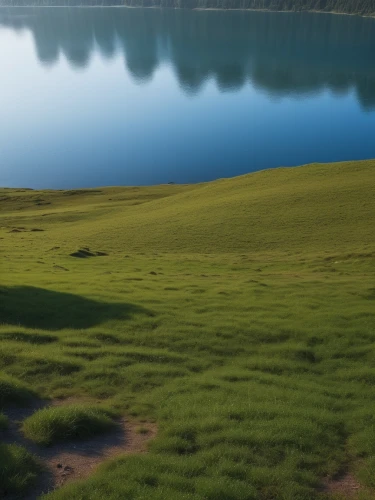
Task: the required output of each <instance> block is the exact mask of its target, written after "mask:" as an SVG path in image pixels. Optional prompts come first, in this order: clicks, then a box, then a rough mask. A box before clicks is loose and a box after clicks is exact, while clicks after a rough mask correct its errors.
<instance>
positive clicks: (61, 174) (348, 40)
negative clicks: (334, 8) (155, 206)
mask: <svg viewBox="0 0 375 500" xmlns="http://www.w3.org/2000/svg"><path fill="white" fill-rule="evenodd" d="M0 75H1V76H0V111H1V120H0V186H7V187H30V188H61V189H65V188H79V187H94V186H104V185H137V184H138V185H142V184H156V183H168V182H176V183H185V182H200V181H208V180H212V179H217V178H220V177H231V176H235V175H240V174H244V173H247V172H253V171H256V170H261V169H265V168H273V167H279V166H294V165H301V164H305V163H311V162H331V161H342V160H353V159H365V158H374V157H375V20H374V19H366V18H360V17H352V16H338V15H329V14H309V13H268V12H247V11H192V10H160V9H127V8H2V9H0Z"/></svg>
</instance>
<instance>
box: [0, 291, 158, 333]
mask: <svg viewBox="0 0 375 500" xmlns="http://www.w3.org/2000/svg"><path fill="white" fill-rule="evenodd" d="M136 314H144V315H146V316H153V313H152V312H151V311H149V310H147V309H145V308H143V307H141V306H138V305H135V304H129V303H105V302H98V301H96V300H91V299H88V298H86V297H82V296H80V295H73V294H70V293H63V292H56V291H52V290H46V289H44V288H36V287H32V286H16V287H4V286H0V323H3V324H4V323H5V324H9V325H17V326H23V327H26V328H41V329H44V330H62V329H64V328H73V329H82V328H90V327H93V326H95V325H100V324H101V323H104V322H106V321H108V320H113V319H118V320H128V319H130V318H132V316H134V315H136Z"/></svg>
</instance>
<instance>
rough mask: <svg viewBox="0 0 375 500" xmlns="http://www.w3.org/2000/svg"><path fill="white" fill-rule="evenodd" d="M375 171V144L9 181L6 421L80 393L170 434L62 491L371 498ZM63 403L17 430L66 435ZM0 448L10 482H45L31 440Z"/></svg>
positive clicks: (1, 409)
mask: <svg viewBox="0 0 375 500" xmlns="http://www.w3.org/2000/svg"><path fill="white" fill-rule="evenodd" d="M374 185H375V161H374V160H370V161H364V162H349V163H340V164H329V165H308V166H304V167H299V168H291V169H290V168H282V169H277V170H269V171H263V172H258V173H255V174H250V175H246V176H242V177H237V178H234V179H224V180H218V181H215V182H210V183H206V184H197V185H189V186H179V185H165V186H153V187H140V188H136V187H133V188H121V187H114V188H98V189H93V190H69V191H33V190H27V189H1V190H0V266H1V269H0V271H1V273H0V276H1V278H0V279H1V282H0V370H1V372H0V423H1V424H0V427H1V428H4V430H0V439H1V437H2V435H3V434H4V433H5V434H6V433H7V432H9V431H7V430H6V428H7V426H8V422H7V419H6V418H5V417H4V416H3V417H2V416H1V413H3V414H4V415H7V414H8V413H9V405H11V404H14V403H17V404H20V405H22V404H23V405H28V404H29V402H30V400H31V398H32V397H33V396H32V395H34V397H35V395H36V396H37V397H39V398H66V397H69V396H72V397H74V400H75V401H76V403H77V404H79V403H80V401H82V403H83V404H86V403H87V402H92V403H93V404H94V405H95V408H97V406H98V405H100V404H103V403H105V405H104V407H105V411H108V412H113V414H114V415H118V414H121V415H124V416H125V418H127V419H129V420H130V421H134V422H139V425H140V426H141V425H143V424H142V421H143V422H144V421H146V422H147V421H152V422H155V423H156V424H157V426H158V434H157V437H156V438H155V440H154V441H153V442H152V443H151V444H150V448H149V452H148V453H146V454H145V453H143V454H139V455H137V454H134V455H128V456H124V457H120V458H116V459H114V460H113V461H109V462H108V463H106V464H104V465H103V467H102V468H101V469H99V470H98V471H97V472H96V473H95V474H94V475H93V476H92V478H90V479H89V480H86V481H82V482H78V483H76V484H71V485H67V486H64V487H63V488H61V489H59V490H57V491H56V492H55V493H51V494H50V495H49V496H48V498H56V499H60V498H61V499H68V498H74V499H82V500H83V499H88V498H89V499H90V500H91V499H97V500H99V499H100V500H102V499H103V498H108V499H118V498H126V499H146V498H147V499H152V500H154V499H163V500H165V499H167V498H168V499H172V500H174V499H176V500H180V499H186V500H203V499H204V500H206V499H207V500H232V499H233V500H274V499H278V500H279V499H280V500H311V499H323V498H326V499H328V498H346V497H345V496H341V497H340V496H337V495H336V496H335V493H337V491H336V490H335V489H334V487H333V486H332V485H334V484H336V483H335V481H334V480H333V479H334V478H337V477H338V478H342V477H344V478H349V479H350V481H351V483H350V484H354V485H355V486H356V488H355V491H356V492H357V493H356V495H357V496H353V497H351V498H361V499H370V498H374V491H375V482H374V478H373V473H372V471H373V467H374V465H375V462H374V458H373V457H374V456H375V435H374V428H375V425H374V424H375V421H374V414H375V404H374V401H375V389H374V381H375V310H374V303H375V302H374V299H375V289H374V281H375V265H374V264H375V231H374V228H375V194H374V188H373V186H374ZM64 411H65V410H64ZM64 411H63V410H61V411H59V412H58V413H59V418H60V419H61V420H62V421H63V424H64V425H62V424H61V423H59V425H61V426H62V427H61V428H62V429H65V430H66V428H69V422H70V420H69V419H71V418H73V417H72V415H73V414H72V413H71V412H69V411H67V412H66V415H68V417H69V418H68V419H66V418H65V413H64ZM80 411H81V410H80ZM95 411H98V410H95ZM87 412H88V414H89V415H91V417H90V418H91V420H90V422H91V423H90V425H94V424H95V422H96V421H97V419H98V418H99V417H97V414H95V415H94V414H92V411H91V410H87ZM90 412H91V413H90ZM51 415H52V417H53V415H54V412H49V411H47V412H45V413H38V414H37V415H34V416H32V417H30V418H29V420H28V421H27V422H25V423H23V425H22V422H20V432H22V429H24V430H25V429H26V430H27V429H28V428H29V427H30V425H31V424H30V422H36V423H37V424H38V433H39V434H38V442H42V441H43V436H42V437H40V433H41V432H43V429H44V428H48V432H50V433H51V435H53V436H54V439H56V440H58V438H59V433H58V428H57V427H56V428H54V427H53V425H54V424H53V418H52V417H51ZM92 415H94V417H95V419H96V420H95V419H94V418H93V416H92ZM108 415H112V413H108ZM73 416H74V415H73ZM42 417H43V418H42ZM47 417H48V418H47ZM83 417H84V418H86V413H85V412H84V413H83ZM100 418H101V417H100ZM10 420H11V419H10ZM66 422H68V424H67V423H66ZM55 425H56V426H57V425H58V423H57V420H56V422H55ZM51 426H52V427H51ZM64 426H65V427H64ZM102 427H103V428H104V426H102ZM98 429H99V427H98ZM100 429H101V428H100ZM65 430H64V432H65ZM2 433H3V434H2ZM29 434H30V433H29ZM30 435H32V433H31V434H30ZM1 457H2V458H3V460H1V461H0V496H2V495H3V496H4V495H5V489H6V490H7V492H8V493H10V492H17V491H18V492H19V491H21V492H24V491H26V489H27V488H33V486H32V483H33V481H35V477H38V476H40V474H42V473H41V472H40V470H39V468H38V467H37V465H36V463H35V461H33V460H32V459H30V457H29V455H27V452H26V451H25V450H22V448H21V449H20V448H17V447H13V448H12V447H9V446H5V445H2V444H1V443H0V458H1ZM4 457H6V458H4ZM5 464H6V466H5ZM17 470H19V471H22V474H21V475H22V478H21V476H20V474H17ZM350 481H349V482H350ZM357 486H358V489H357ZM22 494H23V493H21V496H22Z"/></svg>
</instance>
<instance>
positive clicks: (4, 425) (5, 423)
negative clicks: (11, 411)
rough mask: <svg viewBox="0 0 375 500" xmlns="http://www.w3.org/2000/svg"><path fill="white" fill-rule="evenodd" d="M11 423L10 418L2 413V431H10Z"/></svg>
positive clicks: (0, 417)
mask: <svg viewBox="0 0 375 500" xmlns="http://www.w3.org/2000/svg"><path fill="white" fill-rule="evenodd" d="M8 425H9V421H8V418H7V417H6V416H5V415H3V414H2V413H0V431H5V430H7V429H8Z"/></svg>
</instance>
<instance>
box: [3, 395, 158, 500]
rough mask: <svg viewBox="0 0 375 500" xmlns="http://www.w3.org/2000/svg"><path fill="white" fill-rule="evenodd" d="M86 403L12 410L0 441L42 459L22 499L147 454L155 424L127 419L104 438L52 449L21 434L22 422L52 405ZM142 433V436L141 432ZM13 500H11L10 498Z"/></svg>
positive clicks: (32, 498) (31, 498)
mask: <svg viewBox="0 0 375 500" xmlns="http://www.w3.org/2000/svg"><path fill="white" fill-rule="evenodd" d="M73 402H74V403H78V402H81V403H82V402H84V401H82V400H78V399H75V398H74V400H73V398H72V399H68V400H65V401H61V400H57V401H54V402H52V403H51V402H45V401H44V402H40V401H38V402H35V403H34V405H33V406H32V407H29V408H27V409H25V408H22V409H20V408H12V409H9V410H8V411H7V412H5V413H6V415H7V416H8V418H9V420H10V427H9V429H8V430H7V431H4V432H0V438H1V440H2V441H3V442H5V443H17V444H20V445H22V446H24V447H26V448H27V449H28V450H29V451H30V452H31V453H33V454H34V455H36V456H37V457H39V458H40V460H41V462H42V464H43V466H44V472H43V473H42V474H41V476H40V479H39V481H38V484H36V486H35V488H34V489H33V491H31V492H29V494H28V495H25V496H24V497H23V498H24V499H25V500H36V499H37V498H39V496H40V495H42V494H43V493H47V492H50V491H52V490H54V489H56V488H59V487H61V486H63V485H64V484H66V483H67V482H70V481H74V480H77V479H84V478H86V477H88V476H89V475H90V474H92V473H93V471H94V470H95V469H96V467H98V465H100V464H101V463H102V462H104V461H105V460H108V459H110V458H113V457H116V456H119V455H126V454H134V453H146V452H147V445H148V442H149V441H150V440H151V439H153V438H154V437H155V436H156V433H157V426H156V424H155V423H153V422H142V424H140V423H138V422H133V421H129V420H127V419H125V418H122V419H120V420H118V422H117V424H118V425H117V426H116V427H115V429H114V430H113V431H110V432H107V433H105V434H103V435H101V436H95V437H93V438H90V439H86V440H84V441H67V442H64V443H59V444H56V445H53V446H49V447H41V446H37V445H35V444H34V443H32V442H30V441H29V440H27V439H25V438H24V437H23V435H22V433H21V432H20V425H21V423H22V421H23V420H24V419H25V418H27V417H28V416H30V415H31V414H32V413H33V412H34V411H36V410H38V409H40V408H43V407H46V406H51V405H62V404H68V403H73ZM140 428H141V429H142V432H139V429H140ZM8 498H9V500H11V497H8Z"/></svg>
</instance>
